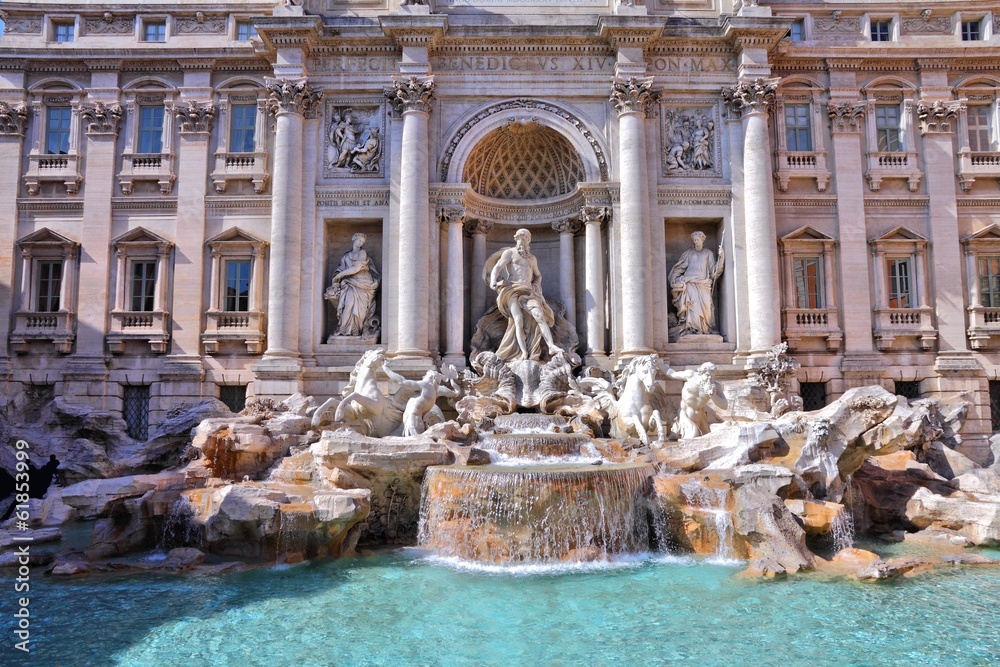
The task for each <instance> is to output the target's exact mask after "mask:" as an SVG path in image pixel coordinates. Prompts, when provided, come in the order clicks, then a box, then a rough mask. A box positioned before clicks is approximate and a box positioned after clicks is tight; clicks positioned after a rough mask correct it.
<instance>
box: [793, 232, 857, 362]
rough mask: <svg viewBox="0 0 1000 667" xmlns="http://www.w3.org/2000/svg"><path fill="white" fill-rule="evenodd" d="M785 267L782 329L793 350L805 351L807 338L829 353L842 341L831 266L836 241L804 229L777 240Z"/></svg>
mask: <svg viewBox="0 0 1000 667" xmlns="http://www.w3.org/2000/svg"><path fill="white" fill-rule="evenodd" d="M779 243H780V245H781V254H782V260H783V265H784V280H783V282H784V284H785V290H784V307H783V308H782V328H783V330H784V331H783V333H784V338H785V340H787V341H788V346H789V347H790V348H792V349H805V348H807V347H809V345H810V344H811V343H810V342H809V339H814V340H815V339H820V340H821V341H823V343H822V344H825V345H826V348H827V349H829V350H836V349H838V348H839V347H840V341H841V340H843V337H844V335H843V331H842V330H841V328H840V320H839V313H838V310H837V305H836V290H835V289H833V267H834V259H835V257H834V253H835V248H836V242H835V241H834V240H833V239H832V238H831V237H829V236H827V235H826V234H824V233H823V232H820V231H819V230H817V229H814V228H812V227H809V226H806V227H801V228H799V229H797V230H795V231H794V232H792V233H791V234H788V235H787V236H784V237H782V238H781V239H780V241H779Z"/></svg>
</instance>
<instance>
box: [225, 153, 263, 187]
mask: <svg viewBox="0 0 1000 667" xmlns="http://www.w3.org/2000/svg"><path fill="white" fill-rule="evenodd" d="M267 179H268V173H267V154H266V153H264V152H263V151H257V152H255V153H229V152H225V151H222V152H218V153H216V154H215V170H214V171H213V172H212V185H214V186H215V191H216V192H218V193H219V194H222V193H223V192H225V191H226V186H227V185H228V183H229V182H230V181H250V182H252V183H253V191H254V192H255V193H257V194H263V193H264V191H265V190H266V189H267Z"/></svg>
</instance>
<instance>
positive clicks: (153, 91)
mask: <svg viewBox="0 0 1000 667" xmlns="http://www.w3.org/2000/svg"><path fill="white" fill-rule="evenodd" d="M159 86H160V84H158V83H157V84H155V87H154V84H150V85H143V84H139V86H138V87H136V88H130V89H126V90H125V92H124V99H125V128H124V130H123V135H124V137H125V149H124V150H123V151H122V168H121V171H120V172H119V173H118V185H119V187H120V188H121V191H122V194H125V195H130V194H132V192H133V191H134V190H135V188H136V184H137V183H139V184H146V185H147V186H148V187H153V186H152V183H153V182H155V184H156V186H155V187H157V188H158V189H159V191H160V194H163V195H167V194H170V192H171V191H172V190H173V187H174V180H175V179H176V174H174V170H173V162H174V156H173V152H172V145H173V132H174V117H173V96H174V91H173V90H166V89H163V88H161V87H159ZM140 187H142V186H141V185H140ZM153 192H154V193H155V190H153Z"/></svg>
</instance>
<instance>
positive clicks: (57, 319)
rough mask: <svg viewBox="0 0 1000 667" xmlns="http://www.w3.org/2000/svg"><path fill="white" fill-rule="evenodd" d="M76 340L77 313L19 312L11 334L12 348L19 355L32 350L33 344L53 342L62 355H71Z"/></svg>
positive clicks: (62, 311)
mask: <svg viewBox="0 0 1000 667" xmlns="http://www.w3.org/2000/svg"><path fill="white" fill-rule="evenodd" d="M75 339H76V313H71V312H68V311H64V310H61V311H58V312H55V313H36V312H31V311H24V310H22V311H18V312H17V313H16V314H15V317H14V331H13V332H11V335H10V342H11V348H12V349H13V350H14V352H16V353H18V354H25V353H26V352H29V351H30V349H31V342H32V341H35V342H51V343H53V344H54V345H55V348H56V351H57V352H59V353H60V354H69V353H70V352H71V351H72V349H73V341H74V340H75Z"/></svg>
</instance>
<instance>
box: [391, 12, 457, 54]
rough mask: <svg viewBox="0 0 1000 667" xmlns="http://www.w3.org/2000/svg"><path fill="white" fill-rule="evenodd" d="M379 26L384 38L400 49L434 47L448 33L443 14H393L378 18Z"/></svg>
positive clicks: (446, 22)
mask: <svg viewBox="0 0 1000 667" xmlns="http://www.w3.org/2000/svg"><path fill="white" fill-rule="evenodd" d="M378 21H379V25H381V26H382V32H384V33H385V35H386V37H390V38H391V39H392V40H393V41H394V42H395V43H396V44H397V45H398V46H399V47H400V48H402V47H404V46H426V47H428V48H429V47H431V46H434V45H435V44H436V43H437V42H438V41H439V40H440V39H441V38H442V37H443V36H444V34H445V33H446V32H447V31H448V17H447V16H445V15H443V14H413V15H409V16H407V15H403V14H393V15H390V16H380V17H379V19H378Z"/></svg>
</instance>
